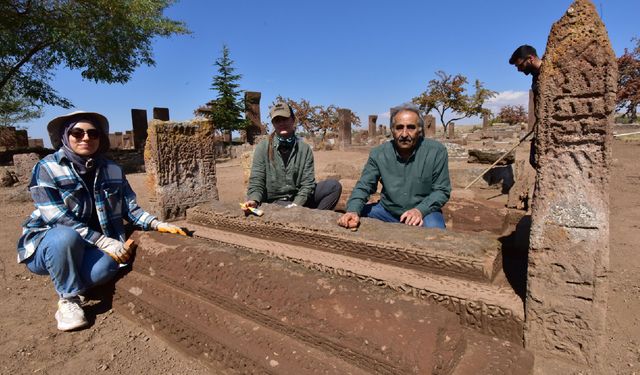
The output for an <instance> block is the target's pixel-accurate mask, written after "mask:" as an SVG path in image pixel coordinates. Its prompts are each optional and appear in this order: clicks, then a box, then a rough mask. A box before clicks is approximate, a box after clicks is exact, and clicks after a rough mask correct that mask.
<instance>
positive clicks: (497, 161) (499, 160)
mask: <svg viewBox="0 0 640 375" xmlns="http://www.w3.org/2000/svg"><path fill="white" fill-rule="evenodd" d="M531 133H533V129H531V131H530V132H529V133H527V134H526V135H525V136H524V137H522V138H520V140H519V141H518V143H517V144H516V145H515V146H513V147H512V148H511V150H509V151H507V152H505V153H504V154H502V156H500V157H499V158H498V160H496V161H495V162H494V163H493V164H491V166H490V167H489V168H487V169H485V170H484V171H483V172H482V173H480V175H479V176H478V177H476V179H475V180H473V181H471V183H470V184H469V185H467V186H465V188H464V190H467V189H468V188H470V187H471V185H473V184H475V183H476V182H477V181H478V180H479V179H480V177H482V176H484V175H485V174H486V173H487V172H489V170H491V168H493V167H495V166H496V164H498V163H500V162H501V161H502V159H504V158H505V157H506V156H507V155H509V153H510V152H511V151H513V150H515V149H516V147H518V146H520V143H522V141H524V140H525V139H527V137H528V136H530V135H531Z"/></svg>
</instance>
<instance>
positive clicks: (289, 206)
mask: <svg viewBox="0 0 640 375" xmlns="http://www.w3.org/2000/svg"><path fill="white" fill-rule="evenodd" d="M293 207H298V205H297V204H295V203H289V204H288V205H286V206H284V208H293Z"/></svg>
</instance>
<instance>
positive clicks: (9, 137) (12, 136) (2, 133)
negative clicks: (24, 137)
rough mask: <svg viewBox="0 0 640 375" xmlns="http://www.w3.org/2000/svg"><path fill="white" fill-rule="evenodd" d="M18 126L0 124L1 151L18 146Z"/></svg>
mask: <svg viewBox="0 0 640 375" xmlns="http://www.w3.org/2000/svg"><path fill="white" fill-rule="evenodd" d="M16 142H17V141H16V128H15V127H13V126H0V151H6V150H13V149H15V148H16V145H17V143H16Z"/></svg>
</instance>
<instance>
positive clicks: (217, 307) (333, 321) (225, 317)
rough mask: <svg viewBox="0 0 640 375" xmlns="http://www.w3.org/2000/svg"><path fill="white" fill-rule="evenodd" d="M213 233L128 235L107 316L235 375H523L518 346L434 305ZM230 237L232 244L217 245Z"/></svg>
mask: <svg viewBox="0 0 640 375" xmlns="http://www.w3.org/2000/svg"><path fill="white" fill-rule="evenodd" d="M200 230H202V231H203V232H204V231H205V229H200V228H197V230H196V233H198V232H199V231H200ZM212 230H213V232H210V233H209V235H211V236H220V237H221V240H222V241H207V240H204V239H198V238H186V237H180V236H175V235H166V234H160V233H157V232H137V233H135V234H134V235H133V238H135V239H136V241H137V242H138V243H139V247H138V250H137V253H136V258H135V261H134V262H133V268H132V270H131V272H129V273H128V274H127V275H125V276H124V277H123V278H122V279H121V280H120V281H119V282H118V284H117V290H116V294H115V296H114V307H115V310H116V311H117V312H119V313H122V314H124V315H125V316H127V317H129V318H131V319H132V320H133V321H134V322H137V323H140V324H142V325H143V326H145V327H147V328H148V329H149V330H150V331H153V332H154V333H155V334H157V335H160V336H161V337H163V338H164V339H165V340H167V341H168V342H169V343H171V344H172V345H175V346H176V347H178V348H180V349H182V350H183V351H184V352H185V353H187V354H189V355H192V356H193V357H195V358H198V359H199V360H201V361H203V362H205V363H207V362H209V363H212V364H213V362H215V367H216V368H219V367H220V365H222V366H223V367H226V368H228V369H229V370H230V371H231V372H234V373H235V372H239V373H274V374H307V373H328V374H347V373H351V374H371V373H376V374H411V373H420V374H423V373H439V374H495V373H513V374H529V373H530V372H531V366H532V362H533V358H532V356H531V354H530V353H528V352H526V351H525V350H523V349H522V347H521V346H520V345H518V344H514V343H511V342H509V341H504V340H501V339H496V338H491V337H488V336H485V335H482V334H480V333H478V332H477V331H475V330H470V329H467V328H465V327H463V326H462V325H461V324H460V323H459V322H458V318H457V317H456V315H455V314H453V313H452V312H450V311H447V309H445V308H443V307H442V306H439V305H438V303H435V302H436V301H435V300H432V299H421V298H416V297H414V296H411V295H407V294H404V293H401V294H398V293H396V292H394V291H392V290H389V289H387V288H380V287H379V286H378V284H377V283H376V282H375V281H374V280H371V279H364V278H360V277H357V276H354V277H340V274H342V271H340V272H337V273H334V274H332V273H329V272H327V270H328V269H329V267H328V266H325V269H324V270H323V271H325V272H317V271H318V267H319V266H316V264H318V263H317V262H316V263H313V262H306V261H303V260H298V261H291V260H290V259H287V261H283V260H282V259H277V258H275V257H268V256H267V257H265V256H264V255H263V253H261V252H259V251H246V250H249V247H261V246H271V247H272V248H273V249H279V248H280V245H279V244H278V243H273V242H271V241H263V240H258V241H257V242H255V243H253V242H251V241H252V236H251V235H248V234H244V235H241V234H234V233H229V234H227V235H226V236H227V237H225V234H224V233H228V232H224V231H217V230H215V229H212ZM236 235H237V236H243V238H234V239H233V241H234V242H236V243H239V244H242V245H241V246H238V245H236V246H230V244H228V243H226V242H225V241H228V240H229V238H228V236H236ZM247 241H250V243H249V244H247ZM269 243H271V245H269ZM244 245H248V246H244ZM287 251H289V250H287ZM353 260H355V259H352V261H353ZM356 261H357V260H356ZM363 262H364V261H363ZM369 263H371V262H369ZM373 266H375V264H373ZM345 276H348V275H346V274H345ZM445 283H446V282H445Z"/></svg>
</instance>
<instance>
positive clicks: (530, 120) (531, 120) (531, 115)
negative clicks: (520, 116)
mask: <svg viewBox="0 0 640 375" xmlns="http://www.w3.org/2000/svg"><path fill="white" fill-rule="evenodd" d="M535 110H536V109H535V101H534V97H533V90H529V112H527V131H528V132H530V131H531V130H532V129H533V126H534V125H535V124H536V112H535Z"/></svg>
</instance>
